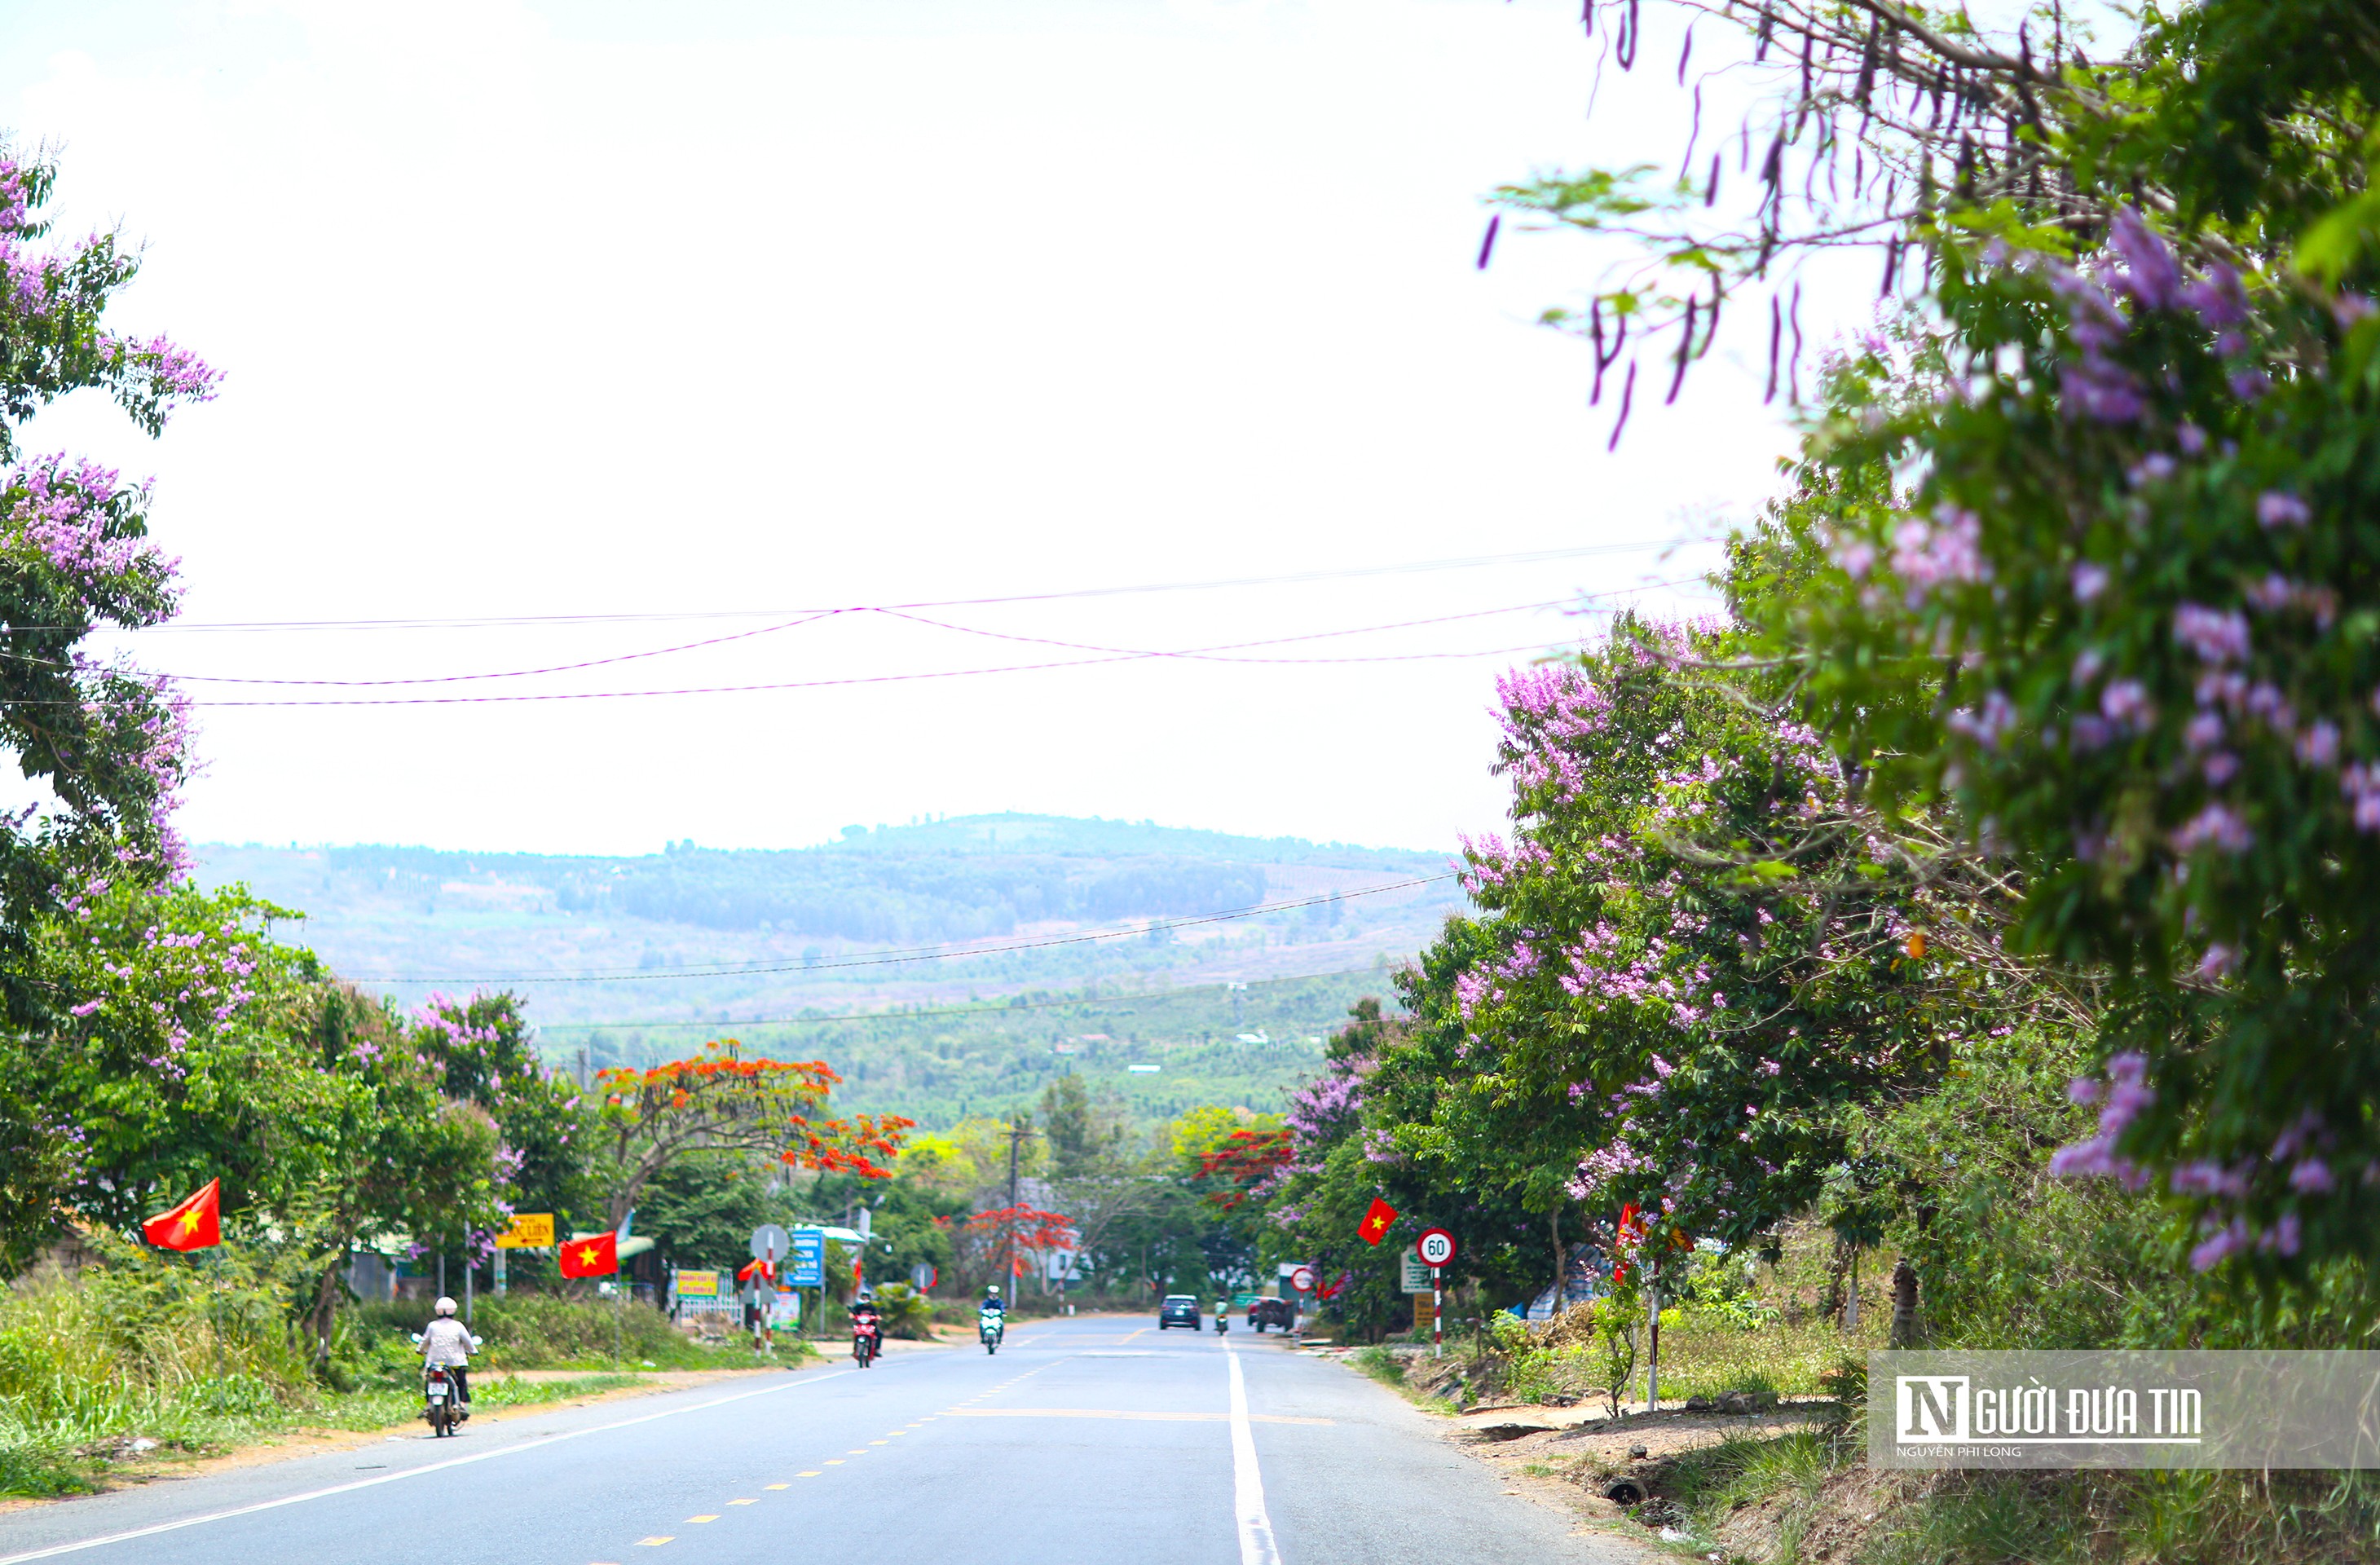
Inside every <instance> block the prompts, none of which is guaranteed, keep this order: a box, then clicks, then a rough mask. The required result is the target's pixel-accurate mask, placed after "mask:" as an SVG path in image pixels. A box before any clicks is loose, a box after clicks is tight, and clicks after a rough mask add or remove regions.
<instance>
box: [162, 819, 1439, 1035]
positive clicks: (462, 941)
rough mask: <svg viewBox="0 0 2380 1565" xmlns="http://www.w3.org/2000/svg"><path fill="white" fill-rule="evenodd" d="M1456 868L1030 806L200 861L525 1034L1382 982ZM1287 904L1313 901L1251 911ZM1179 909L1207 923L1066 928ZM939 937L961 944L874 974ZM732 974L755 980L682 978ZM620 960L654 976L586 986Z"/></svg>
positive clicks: (356, 964)
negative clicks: (496, 849) (516, 992)
mask: <svg viewBox="0 0 2380 1565" xmlns="http://www.w3.org/2000/svg"><path fill="white" fill-rule="evenodd" d="M1450 857H1451V855H1447V854H1444V853H1427V852H1415V851H1411V850H1405V849H1396V848H1367V847H1360V846H1354V845H1350V844H1347V843H1310V842H1305V841H1303V840H1300V839H1296V838H1285V837H1283V838H1261V837H1243V836H1234V835H1232V834H1230V833H1226V832H1220V831H1200V830H1196V829H1191V828H1182V827H1166V826H1158V825H1155V824H1153V823H1150V822H1147V821H1139V822H1135V821H1121V820H1099V819H1089V820H1085V819H1072V818H1068V817H1063V816H1048V815H1026V814H1002V815H977V816H964V817H951V818H943V819H932V820H925V821H919V822H915V823H912V824H910V825H906V826H889V827H886V826H880V827H876V828H873V829H867V830H863V829H861V828H857V827H852V828H846V829H845V831H844V833H843V834H842V835H841V836H840V837H838V838H836V839H834V840H833V841H831V842H827V843H819V844H817V845H814V846H811V847H806V848H792V849H753V848H746V849H719V848H704V847H699V846H697V845H696V844H694V843H691V842H680V843H672V844H670V845H669V846H668V847H667V848H666V849H665V850H663V851H662V852H661V853H658V854H645V855H547V854H515V853H468V852H459V851H450V850H443V849H432V848H418V847H400V846H381V845H356V846H317V847H297V846H288V847H273V846H266V845H263V844H258V843H248V844H243V845H238V846H233V845H228V844H220V843H217V844H202V845H201V846H200V848H199V849H198V860H199V876H200V880H202V881H204V882H205V883H208V884H211V885H222V884H226V883H229V882H234V881H237V882H242V883H245V884H246V885H247V886H248V887H249V889H250V890H251V891H253V892H256V893H257V894H258V895H260V896H261V897H263V898H265V899H266V900H268V901H270V902H273V903H276V904H281V905H283V906H285V907H289V908H292V909H295V910H297V911H298V912H300V913H302V914H303V915H304V916H305V919H306V921H305V924H304V925H303V926H302V928H298V929H296V930H293V931H291V933H292V934H293V935H294V936H295V937H296V938H297V939H299V940H303V941H305V942H306V943H307V944H309V945H310V946H312V947H313V948H314V949H315V950H316V951H317V952H320V953H321V954H322V957H323V958H324V959H325V960H326V961H328V962H329V963H330V964H332V965H333V966H334V968H336V969H338V970H339V971H340V972H342V973H344V974H346V975H347V976H349V977H353V978H354V979H356V980H357V981H358V982H360V983H363V984H365V985H367V986H368V987H370V988H374V989H380V990H382V991H383V992H386V993H389V994H391V995H394V996H395V997H396V998H398V999H400V1000H404V1001H413V1000H418V999H419V998H420V997H422V996H423V995H425V994H427V993H428V992H430V991H431V989H469V988H473V987H480V986H485V987H489V988H517V989H520V990H521V991H522V992H523V993H525V994H526V995H528V997H529V999H530V1001H531V1015H532V1017H533V1018H534V1019H536V1020H538V1021H539V1022H540V1023H541V1024H542V1025H546V1026H549V1027H553V1026H560V1027H564V1028H567V1027H569V1026H570V1025H574V1024H577V1025H618V1024H619V1023H621V1022H624V1021H625V1020H627V1019H630V1018H634V1019H638V1020H645V1019H660V1020H666V1019H670V1018H685V1019H686V1020H688V1021H691V1020H694V1019H697V1018H703V1019H712V1020H717V1021H721V1022H726V1021H729V1020H732V1019H735V1018H739V1017H749V1016H762V1015H771V1016H772V1015H784V1014H793V1013H849V1012H852V1011H856V1010H874V1009H878V1008H880V1007H883V1006H886V1005H894V1004H905V1003H914V1002H918V1001H934V1002H936V1003H942V1002H945V1001H950V1000H953V999H961V1000H963V999H965V998H967V997H970V996H975V995H981V996H984V997H990V996H994V995H1005V994H1014V993H1016V992H1018V991H1020V990H1024V989H1037V990H1038V989H1075V988H1077V987H1079V986H1082V985H1085V984H1114V983H1119V982H1121V983H1126V984H1131V985H1158V986H1167V985H1175V984H1185V983H1187V984H1198V983H1207V984H1217V983H1222V982H1244V981H1248V980H1251V979H1258V978H1261V979H1268V980H1270V979H1281V978H1292V977H1301V976H1305V975H1315V974H1324V973H1344V972H1348V971H1351V970H1353V969H1356V968H1369V967H1372V966H1374V965H1375V964H1377V963H1378V962H1379V961H1381V960H1384V959H1386V960H1393V959H1398V958H1402V957H1403V955H1405V954H1407V953H1410V952H1413V951H1415V950H1417V949H1419V947H1420V946H1421V945H1422V944H1423V943H1424V942H1426V941H1427V940H1428V939H1429V937H1430V936H1431V934H1432V933H1434V932H1435V930H1436V928H1437V927H1438V925H1439V921H1440V920H1441V919H1442V918H1443V917H1444V916H1445V915H1446V914H1447V913H1448V912H1450V911H1451V910H1453V909H1455V908H1457V907H1460V906H1462V905H1463V902H1464V898H1463V893H1462V892H1461V891H1460V889H1459V887H1458V886H1457V885H1456V883H1455V882H1454V881H1452V880H1450V879H1447V878H1446V872H1447V870H1448V868H1449V860H1450ZM1407 882H1422V883H1421V884H1418V885H1414V884H1407ZM1389 886H1394V887H1396V888H1398V889H1396V890H1393V891H1386V892H1380V891H1377V890H1376V889H1377V888H1381V887H1389ZM1279 903H1290V904H1301V905H1295V906H1291V907H1286V908H1282V909H1280V910H1277V911H1268V912H1265V913H1262V914H1257V915H1254V916H1240V915H1242V913H1243V910H1246V909H1250V908H1254V907H1257V906H1259V905H1263V904H1279ZM1216 915H1223V917H1221V918H1220V919H1214V916H1216ZM1184 918H1192V919H1214V921H1211V922H1203V923H1199V924H1197V925H1196V926H1193V927H1187V928H1168V927H1166V926H1163V925H1160V927H1159V928H1157V929H1155V930H1154V931H1151V932H1148V933H1146V934H1143V933H1138V932H1135V933H1133V934H1132V935H1131V936H1130V938H1128V939H1122V940H1117V939H1106V938H1101V939H1098V940H1068V939H1065V938H1064V937H1066V936H1067V935H1069V934H1072V933H1075V932H1085V933H1095V932H1098V931H1100V930H1103V929H1111V928H1117V927H1119V926H1124V927H1127V928H1128V927H1131V926H1135V925H1137V924H1138V923H1140V922H1142V921H1144V920H1150V919H1160V920H1165V919H1174V920H1178V919H1184ZM940 946H956V947H958V948H959V950H958V951H957V952H953V953H952V954H950V955H948V956H937V957H934V958H932V959H917V958H909V957H905V958H903V959H902V960H901V961H898V962H893V963H885V962H882V961H880V960H877V959H876V958H877V954H878V953H880V952H886V951H887V950H894V951H915V950H917V949H918V948H928V949H930V948H934V947H940ZM983 946H989V947H990V949H988V950H985V949H978V948H979V947H983ZM711 964H753V965H755V966H758V967H759V968H761V969H763V970H762V971H759V972H754V973H743V974H719V975H700V976H698V975H695V974H690V973H681V972H679V971H678V970H679V969H684V968H689V967H698V966H704V965H711ZM624 970H625V971H627V972H630V973H634V974H637V975H639V976H641V975H642V974H646V973H650V975H651V980H650V981H644V982H631V983H626V984H623V983H620V982H618V981H617V980H600V981H599V980H595V979H592V978H590V977H586V976H587V975H590V974H594V973H599V972H601V973H618V972H622V971H624Z"/></svg>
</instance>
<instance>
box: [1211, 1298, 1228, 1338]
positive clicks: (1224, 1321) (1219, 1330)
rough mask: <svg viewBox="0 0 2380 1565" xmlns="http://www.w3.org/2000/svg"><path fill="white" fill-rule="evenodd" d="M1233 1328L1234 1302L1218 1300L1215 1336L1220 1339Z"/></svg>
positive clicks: (1216, 1303)
mask: <svg viewBox="0 0 2380 1565" xmlns="http://www.w3.org/2000/svg"><path fill="white" fill-rule="evenodd" d="M1231 1328H1232V1301H1231V1300H1229V1299H1218V1300H1216V1301H1215V1334H1216V1335H1217V1336H1219V1337H1220V1336H1221V1335H1222V1334H1223V1333H1225V1332H1227V1331H1229V1330H1230V1329H1231Z"/></svg>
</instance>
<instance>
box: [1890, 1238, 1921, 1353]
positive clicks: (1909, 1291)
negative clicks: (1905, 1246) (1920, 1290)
mask: <svg viewBox="0 0 2380 1565" xmlns="http://www.w3.org/2000/svg"><path fill="white" fill-rule="evenodd" d="M1892 1345H1893V1346H1894V1347H1896V1348H1913V1347H1915V1346H1916V1345H1917V1268H1915V1267H1913V1266H1911V1265H1910V1264H1909V1261H1908V1258H1907V1257H1906V1256H1904V1257H1902V1258H1901V1259H1900V1260H1897V1261H1895V1262H1893V1263H1892Z"/></svg>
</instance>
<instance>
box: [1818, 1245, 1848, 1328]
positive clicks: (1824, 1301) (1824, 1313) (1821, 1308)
mask: <svg viewBox="0 0 2380 1565" xmlns="http://www.w3.org/2000/svg"><path fill="white" fill-rule="evenodd" d="M1851 1268H1852V1247H1851V1246H1850V1245H1849V1244H1845V1243H1844V1242H1843V1241H1842V1240H1841V1239H1840V1238H1837V1239H1836V1241H1835V1253H1834V1256H1833V1257H1832V1258H1831V1259H1829V1260H1828V1263H1827V1285H1826V1286H1825V1287H1824V1288H1822V1289H1820V1290H1819V1291H1818V1318H1820V1319H1821V1320H1833V1321H1840V1320H1841V1318H1842V1314H1843V1301H1844V1298H1845V1294H1846V1290H1845V1286H1844V1285H1845V1283H1846V1281H1847V1280H1849V1277H1850V1273H1851Z"/></svg>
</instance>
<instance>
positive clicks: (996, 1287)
mask: <svg viewBox="0 0 2380 1565" xmlns="http://www.w3.org/2000/svg"><path fill="white" fill-rule="evenodd" d="M983 1291H984V1292H987V1293H990V1294H992V1295H993V1296H995V1297H997V1296H998V1295H999V1292H1000V1284H999V1283H997V1282H988V1283H986V1284H984V1290H983Z"/></svg>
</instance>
